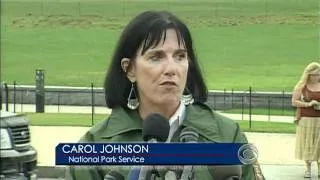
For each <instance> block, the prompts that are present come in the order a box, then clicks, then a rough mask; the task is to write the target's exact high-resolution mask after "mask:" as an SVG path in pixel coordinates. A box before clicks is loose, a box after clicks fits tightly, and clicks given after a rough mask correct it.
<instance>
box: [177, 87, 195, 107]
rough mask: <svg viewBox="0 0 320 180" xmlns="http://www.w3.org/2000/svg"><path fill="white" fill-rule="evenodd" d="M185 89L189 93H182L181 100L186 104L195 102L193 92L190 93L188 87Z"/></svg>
mask: <svg viewBox="0 0 320 180" xmlns="http://www.w3.org/2000/svg"><path fill="white" fill-rule="evenodd" d="M185 91H186V93H187V94H182V95H181V97H180V100H181V102H182V103H183V104H184V105H189V104H192V103H193V102H194V99H193V96H192V94H191V93H190V91H189V89H188V88H186V89H185Z"/></svg>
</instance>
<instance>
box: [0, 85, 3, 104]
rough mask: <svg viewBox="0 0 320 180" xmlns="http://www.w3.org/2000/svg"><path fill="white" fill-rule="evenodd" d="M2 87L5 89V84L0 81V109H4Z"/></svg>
mask: <svg viewBox="0 0 320 180" xmlns="http://www.w3.org/2000/svg"><path fill="white" fill-rule="evenodd" d="M2 89H3V84H2V82H0V110H2Z"/></svg>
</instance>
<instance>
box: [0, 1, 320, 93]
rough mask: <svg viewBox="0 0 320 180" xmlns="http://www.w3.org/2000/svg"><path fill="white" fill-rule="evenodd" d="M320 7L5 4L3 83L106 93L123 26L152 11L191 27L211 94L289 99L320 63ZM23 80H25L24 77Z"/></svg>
mask: <svg viewBox="0 0 320 180" xmlns="http://www.w3.org/2000/svg"><path fill="white" fill-rule="evenodd" d="M317 2H318V1H317V0H249V1H248V0H239V1H235V0H224V1H217V0H211V1H209V0H207V1H198V0H185V1H178V0H170V1H168V0H167V1H162V0H161V1H160V0H148V1H143V0H140V1H134V2H133V1H125V0H122V1H110V0H106V1H102V0H63V1H59V2H57V1H54V0H4V1H1V10H2V11H1V12H2V15H1V27H4V28H1V29H2V30H1V61H2V62H1V80H2V81H6V82H8V83H12V82H13V81H14V80H15V81H16V82H17V83H18V84H34V81H35V80H34V76H35V69H36V68H43V69H45V72H46V75H45V77H46V79H45V83H46V85H68V86H90V83H91V82H93V83H94V84H95V86H101V85H102V81H103V76H104V74H105V71H106V69H107V66H108V64H109V60H110V57H111V53H112V52H113V49H114V47H115V44H116V41H117V39H118V36H119V34H120V33H121V30H122V28H123V27H124V25H125V24H126V23H127V22H128V21H129V20H130V19H131V18H132V17H133V16H135V15H137V14H138V13H139V12H141V11H143V10H147V9H158V10H169V11H172V12H173V13H175V14H177V15H178V16H179V17H181V18H182V19H183V20H185V22H186V23H187V24H188V25H189V26H190V27H191V31H192V34H193V37H194V41H195V45H196V46H195V47H196V50H197V54H198V57H199V60H200V62H201V65H202V67H203V70H204V75H205V77H206V81H207V83H208V86H209V88H210V89H220V90H222V89H225V88H226V89H231V88H233V89H234V90H244V89H247V88H248V87H249V86H252V87H253V89H254V90H263V91H282V90H286V91H291V90H292V87H293V86H294V84H295V83H296V82H297V81H298V79H299V76H300V75H301V73H302V71H303V68H304V66H305V65H306V64H307V63H309V62H311V60H315V59H319V43H318V39H319V34H318V26H317V22H318V21H317V20H318V16H319V15H318V14H317V12H318V3H317ZM21 72H23V73H21Z"/></svg>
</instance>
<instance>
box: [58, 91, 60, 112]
mask: <svg viewBox="0 0 320 180" xmlns="http://www.w3.org/2000/svg"><path fill="white" fill-rule="evenodd" d="M58 113H60V91H58Z"/></svg>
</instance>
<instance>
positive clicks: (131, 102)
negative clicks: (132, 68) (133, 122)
mask: <svg viewBox="0 0 320 180" xmlns="http://www.w3.org/2000/svg"><path fill="white" fill-rule="evenodd" d="M133 84H134V83H131V90H130V93H129V97H128V103H127V107H128V108H129V109H132V110H134V109H137V108H138V106H139V100H138V98H137V93H136V91H135V89H134V85H133ZM133 94H134V96H133V97H131V96H132V95H133Z"/></svg>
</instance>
